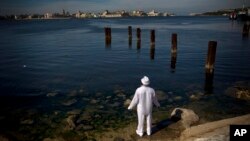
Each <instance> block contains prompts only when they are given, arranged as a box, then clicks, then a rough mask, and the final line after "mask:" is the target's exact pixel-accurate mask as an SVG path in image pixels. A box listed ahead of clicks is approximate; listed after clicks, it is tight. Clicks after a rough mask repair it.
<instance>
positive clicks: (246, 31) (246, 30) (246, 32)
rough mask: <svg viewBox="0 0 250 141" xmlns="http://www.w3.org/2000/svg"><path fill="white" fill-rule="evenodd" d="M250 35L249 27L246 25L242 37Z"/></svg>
mask: <svg viewBox="0 0 250 141" xmlns="http://www.w3.org/2000/svg"><path fill="white" fill-rule="evenodd" d="M248 35H249V26H248V25H247V24H246V23H245V24H244V26H243V30H242V36H244V37H247V36H248Z"/></svg>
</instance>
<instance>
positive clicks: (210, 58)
mask: <svg viewBox="0 0 250 141" xmlns="http://www.w3.org/2000/svg"><path fill="white" fill-rule="evenodd" d="M216 47H217V42H216V41H209V42H208V53H207V60H206V65H205V68H206V73H213V71H214V62H215V54H216Z"/></svg>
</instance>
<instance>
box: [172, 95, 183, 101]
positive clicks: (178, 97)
mask: <svg viewBox="0 0 250 141" xmlns="http://www.w3.org/2000/svg"><path fill="white" fill-rule="evenodd" d="M180 100H182V97H181V96H176V97H174V101H180Z"/></svg>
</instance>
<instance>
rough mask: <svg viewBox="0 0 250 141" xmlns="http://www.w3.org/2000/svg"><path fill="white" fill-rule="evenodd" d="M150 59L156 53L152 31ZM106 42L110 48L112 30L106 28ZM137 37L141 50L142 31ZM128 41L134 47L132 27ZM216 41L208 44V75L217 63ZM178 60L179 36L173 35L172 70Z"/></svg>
mask: <svg viewBox="0 0 250 141" xmlns="http://www.w3.org/2000/svg"><path fill="white" fill-rule="evenodd" d="M150 35H151V36H150V57H151V59H154V52H155V30H151V31H150ZM105 36H106V37H105V41H106V45H107V46H109V45H110V44H111V28H110V27H105ZM136 36H137V48H138V49H139V48H140V46H141V29H140V28H137V29H136ZM128 40H129V46H131V45H132V27H131V26H128ZM216 47H217V42H216V41H209V42H208V53H207V59H206V64H205V69H206V73H213V70H214V63H215V54H216ZM176 59H177V34H176V33H173V34H172V44H171V68H172V69H175V64H176Z"/></svg>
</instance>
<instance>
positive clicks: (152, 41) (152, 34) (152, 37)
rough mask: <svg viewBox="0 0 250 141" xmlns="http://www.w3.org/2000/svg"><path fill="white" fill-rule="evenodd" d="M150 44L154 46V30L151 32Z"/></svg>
mask: <svg viewBox="0 0 250 141" xmlns="http://www.w3.org/2000/svg"><path fill="white" fill-rule="evenodd" d="M150 39H151V44H155V30H151V38H150Z"/></svg>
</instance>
